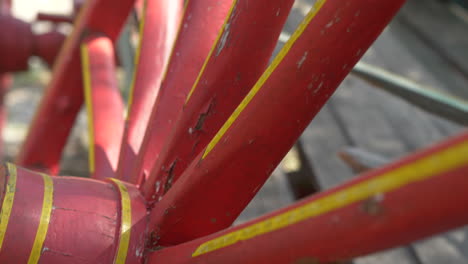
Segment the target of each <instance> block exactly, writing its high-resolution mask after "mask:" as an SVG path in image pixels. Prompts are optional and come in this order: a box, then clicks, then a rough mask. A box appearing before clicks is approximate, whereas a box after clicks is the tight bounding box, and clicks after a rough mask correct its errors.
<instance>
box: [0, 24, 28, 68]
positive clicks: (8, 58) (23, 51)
mask: <svg viewBox="0 0 468 264" xmlns="http://www.w3.org/2000/svg"><path fill="white" fill-rule="evenodd" d="M33 45H34V35H33V33H32V31H31V27H30V25H29V24H28V23H26V22H23V21H21V20H19V19H16V18H14V17H12V16H10V15H0V58H1V59H0V73H3V72H13V71H21V70H26V69H27V68H28V59H29V57H30V56H31V55H32V54H33V51H34V46H33Z"/></svg>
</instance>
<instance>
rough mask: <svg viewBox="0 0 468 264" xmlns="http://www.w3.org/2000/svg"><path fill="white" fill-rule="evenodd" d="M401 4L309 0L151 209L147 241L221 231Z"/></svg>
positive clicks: (181, 239) (164, 242)
mask: <svg viewBox="0 0 468 264" xmlns="http://www.w3.org/2000/svg"><path fill="white" fill-rule="evenodd" d="M403 2H404V1H403V0H398V1H394V0H385V1H382V0H365V1H363V0H347V1H345V2H343V1H342V0H321V1H317V2H316V4H315V6H314V7H313V9H312V10H311V11H310V12H309V14H308V15H307V16H306V18H305V20H304V21H303V23H302V24H301V25H300V26H299V28H298V30H296V32H295V33H294V34H293V36H292V37H291V39H290V40H289V41H288V42H287V43H286V44H285V46H284V47H283V49H282V51H280V53H279V55H278V56H277V57H276V58H275V59H274V60H273V62H272V63H271V65H270V66H269V67H268V69H267V70H266V71H265V73H264V74H263V75H262V77H260V79H259V80H258V82H257V83H256V84H255V85H254V87H253V88H252V90H251V91H250V92H249V94H248V95H247V96H246V97H245V98H244V100H243V101H242V102H241V104H240V105H239V106H238V108H237V109H236V110H235V111H234V113H233V114H232V115H231V117H230V118H229V119H228V121H227V122H226V123H225V124H224V125H223V127H222V128H221V129H220V130H219V131H218V133H217V134H216V135H215V137H214V138H213V140H212V141H211V142H210V143H209V144H208V146H207V147H206V149H205V150H204V151H202V152H201V153H200V154H199V155H198V157H197V158H196V159H194V161H193V162H192V163H191V164H190V166H189V167H188V168H187V170H186V171H185V172H184V173H183V175H182V176H181V177H180V179H179V181H178V182H176V184H175V185H174V186H173V187H172V188H171V189H170V190H169V192H167V193H166V194H165V196H164V197H163V199H162V200H161V201H160V202H159V203H157V204H155V208H154V210H153V213H152V216H151V224H152V228H153V230H155V236H154V237H157V238H159V240H155V241H154V243H155V244H161V245H173V244H178V243H181V242H184V241H188V240H191V239H194V238H197V237H201V236H204V235H207V234H210V233H213V232H216V231H219V230H222V229H224V228H227V227H229V226H230V225H231V224H232V222H233V221H234V219H236V217H237V216H238V214H240V212H241V211H242V210H243V208H244V207H245V206H246V205H247V204H248V202H249V201H250V200H251V199H252V197H253V196H254V195H255V193H256V192H257V191H258V190H259V189H260V187H261V186H262V184H263V183H264V181H265V180H266V179H267V178H268V176H269V175H270V173H271V172H272V171H273V169H274V168H275V167H276V166H277V165H278V163H279V162H280V161H281V159H282V157H283V156H284V155H285V154H286V153H287V152H288V150H289V149H290V148H291V147H292V145H293V144H294V142H295V141H296V140H297V138H298V137H299V136H300V134H301V133H302V131H303V130H304V128H305V127H306V126H307V125H308V124H309V122H310V121H311V120H312V118H313V117H314V116H315V114H316V113H317V112H318V111H319V110H320V108H321V106H322V105H323V104H324V103H325V102H326V101H327V100H328V98H329V97H330V96H331V95H332V93H333V92H334V91H335V89H336V88H337V87H338V85H339V84H340V83H341V81H342V80H343V79H344V77H345V76H346V75H347V74H348V72H349V70H350V69H351V68H352V67H353V65H354V64H355V63H356V62H357V61H358V60H359V58H360V57H361V56H362V55H363V54H364V52H365V51H366V49H367V48H368V47H369V46H370V45H371V43H372V42H373V41H374V40H375V38H376V37H377V36H378V35H379V34H380V32H381V31H382V30H383V29H384V28H385V26H386V25H387V23H388V22H389V21H390V19H391V18H392V17H393V15H394V14H395V13H396V12H397V11H398V9H399V8H400V6H401V5H402V3H403ZM357 34H358V35H357ZM357 36H359V37H357ZM148 193H149V192H145V195H148ZM226 208H229V209H228V210H226ZM164 212H168V213H164ZM212 219H216V221H213V220H212Z"/></svg>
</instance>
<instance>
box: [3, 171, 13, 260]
mask: <svg viewBox="0 0 468 264" xmlns="http://www.w3.org/2000/svg"><path fill="white" fill-rule="evenodd" d="M7 170H8V182H7V185H6V190H5V196H4V197H3V204H2V210H1V212H0V252H1V250H2V246H3V240H4V239H5V233H6V231H7V227H8V222H9V220H10V215H11V209H12V207H13V201H14V199H15V192H16V178H17V177H16V166H15V165H13V164H11V163H7Z"/></svg>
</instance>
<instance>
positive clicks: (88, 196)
mask: <svg viewBox="0 0 468 264" xmlns="http://www.w3.org/2000/svg"><path fill="white" fill-rule="evenodd" d="M148 1H150V0H148ZM292 2H293V1H292V0H276V1H272V0H269V1H266V0H265V1H264V0H258V1H246V0H245V1H244V0H233V1H223V2H219V3H220V4H221V5H222V6H220V7H218V8H216V9H215V10H214V11H215V13H216V18H215V23H214V24H213V25H211V26H210V27H209V29H208V30H207V32H206V33H205V32H203V33H204V34H200V31H201V30H203V26H204V25H205V24H207V23H208V20H207V18H206V17H203V14H204V13H203V12H202V11H203V10H202V9H203V7H204V6H202V5H200V4H199V3H196V2H195V1H194V3H192V2H190V3H188V6H187V7H186V12H185V15H184V20H183V24H182V26H181V28H180V29H179V36H178V40H177V41H176V44H175V48H174V51H173V52H172V55H171V62H170V63H169V66H168V68H167V72H165V73H164V72H163V70H164V65H165V60H167V58H168V56H169V52H170V51H169V48H168V47H169V44H168V43H169V42H172V39H173V37H168V38H167V39H166V41H168V42H165V43H164V44H163V43H162V42H160V41H161V39H159V37H157V36H155V35H151V34H152V33H144V34H146V37H147V38H148V39H145V40H143V45H151V44H154V43H151V41H150V39H152V40H154V41H157V42H158V43H159V44H160V45H161V47H160V49H157V50H159V51H161V50H162V53H161V54H162V55H161V54H159V55H160V56H161V57H159V59H158V60H152V59H154V56H156V54H155V53H154V52H155V51H154V50H152V51H150V50H151V49H150V48H149V47H148V46H142V50H141V52H142V53H141V55H140V56H141V60H140V64H139V65H138V67H140V69H139V70H137V73H136V74H137V75H136V81H139V80H140V77H141V80H140V81H141V84H139V85H136V84H135V89H136V90H135V97H134V98H133V99H132V101H133V103H134V106H135V105H137V106H136V108H133V109H137V110H133V111H135V112H133V113H134V114H132V108H131V110H130V119H129V120H133V119H132V118H135V119H134V121H138V122H136V123H132V122H133V121H129V122H128V125H129V126H128V131H127V132H128V134H127V135H128V136H129V137H125V138H124V140H123V142H124V144H127V143H128V144H130V145H132V144H133V143H135V142H136V141H132V140H130V139H131V137H132V136H131V135H133V134H131V133H130V132H129V131H132V129H135V130H134V131H137V132H135V133H136V134H134V135H139V136H141V135H142V133H140V132H141V131H140V129H143V130H144V127H145V126H146V125H145V124H144V123H145V122H146V121H144V119H145V118H148V114H149V111H146V110H147V109H150V106H149V105H150V104H151V103H152V101H153V100H154V98H152V99H151V98H145V96H143V94H147V93H149V92H150V90H152V91H151V92H154V93H155V94H154V96H153V97H155V96H156V93H157V92H156V91H157V90H158V89H157V88H156V89H154V86H153V87H152V88H153V89H150V87H149V86H148V85H157V86H159V82H160V79H161V78H163V82H162V87H161V90H160V93H159V95H158V96H157V99H156V105H155V107H153V109H152V112H151V117H150V125H149V129H148V132H147V133H146V134H145V138H144V140H143V142H144V144H145V147H144V148H142V151H141V153H140V155H139V156H138V159H137V160H136V162H137V163H136V166H135V165H134V164H133V163H134V162H135V158H134V157H130V156H128V155H126V154H125V153H126V152H125V151H126V150H123V152H122V153H124V154H123V155H122V159H121V167H119V169H120V171H119V172H120V175H119V176H120V178H122V179H126V180H127V179H129V180H131V181H133V182H138V183H142V185H141V186H140V188H141V190H142V192H140V190H139V189H138V188H137V187H136V186H134V185H131V184H127V183H124V182H121V181H119V180H116V179H109V180H107V181H97V180H89V179H82V178H80V179H79V178H62V177H50V176H48V175H45V174H41V173H38V172H32V171H29V170H26V169H21V168H18V169H17V168H16V167H15V166H14V165H11V164H8V165H7V167H4V166H3V167H0V195H1V196H0V198H1V202H2V204H1V210H0V262H2V263H3V262H5V263H17V262H18V263H25V262H28V263H38V262H39V261H41V263H42V262H44V263H51V264H55V263H117V264H124V263H128V264H133V263H142V262H143V261H146V262H147V263H150V264H157V263H174V264H178V263H290V262H297V263H303V262H307V263H309V262H310V263H317V262H329V261H341V260H347V259H350V258H353V257H356V256H361V255H365V254H368V253H371V252H374V251H377V250H383V249H386V248H389V247H395V246H399V245H402V244H404V243H408V242H411V241H413V240H415V239H420V238H423V237H425V236H427V235H430V234H433V233H435V232H441V231H445V230H448V229H450V228H454V227H457V226H460V225H463V224H466V223H467V222H468V212H467V211H466V210H464V208H463V207H460V204H464V203H467V202H468V196H467V195H466V188H467V186H468V179H467V178H466V174H467V173H468V132H466V133H464V134H461V135H459V136H457V137H454V138H452V139H449V140H447V141H445V142H443V143H441V144H438V145H436V146H434V147H431V148H428V149H427V150H424V151H421V152H418V153H416V154H413V155H411V156H409V157H407V158H405V159H403V160H401V161H398V162H396V163H393V164H391V165H388V166H386V167H384V168H382V169H379V170H375V171H371V172H369V173H366V174H365V175H363V176H361V177H359V178H356V179H354V180H352V181H350V182H348V183H346V184H344V185H342V186H339V187H336V188H333V189H331V190H328V191H325V192H323V193H320V194H318V195H316V196H314V197H311V198H308V199H305V200H302V201H300V202H299V203H296V204H294V205H291V206H289V207H287V208H285V209H282V210H279V211H277V212H274V213H271V214H269V215H267V216H264V217H261V218H260V219H257V220H253V221H251V222H249V223H246V224H243V225H240V226H237V227H231V228H229V226H230V225H231V224H232V222H233V221H234V219H235V218H236V217H237V216H238V214H239V213H240V212H241V211H242V210H243V208H244V207H245V206H246V205H247V203H248V202H249V201H250V200H251V199H252V197H253V196H254V195H255V193H256V192H257V191H258V189H259V188H260V187H261V186H262V184H263V183H264V181H265V180H266V179H267V178H268V176H269V174H270V173H271V172H272V170H273V169H274V168H275V167H276V166H277V164H278V163H279V161H280V160H281V158H282V157H283V156H284V155H285V154H286V152H287V151H288V150H289V149H290V147H291V146H292V144H293V143H294V142H295V140H296V139H297V138H298V137H299V135H300V134H301V132H302V131H303V129H304V128H305V127H306V126H307V125H308V123H309V122H310V121H311V120H312V118H313V117H314V116H315V115H316V113H317V112H318V111H319V110H320V108H321V107H322V106H323V105H324V104H325V102H326V101H327V100H328V99H329V97H330V96H331V94H332V93H333V92H334V90H335V89H336V88H337V86H338V85H339V84H340V82H341V81H342V80H343V78H344V77H345V76H346V75H347V74H348V72H349V71H350V69H351V68H352V67H353V65H354V64H355V63H356V62H357V61H358V60H359V58H360V57H361V56H362V55H363V54H364V52H365V50H366V49H367V48H368V47H369V46H370V45H371V43H372V42H373V41H374V39H375V38H376V37H377V36H378V34H379V33H380V32H381V31H382V30H383V28H384V27H385V26H386V24H387V23H388V22H389V21H390V19H391V18H392V17H393V15H394V14H395V13H396V12H397V11H398V9H399V8H400V6H401V5H402V3H403V2H404V0H318V1H316V3H315V6H314V7H313V8H312V10H311V11H310V13H309V14H308V15H307V16H306V18H305V20H304V21H303V23H302V24H301V25H300V26H299V28H298V30H297V31H296V32H295V33H294V34H293V35H292V37H291V39H290V40H289V41H288V42H287V43H286V44H285V46H284V48H283V49H282V50H281V51H280V53H279V55H278V56H277V57H276V58H275V59H274V60H273V61H272V63H271V64H270V66H269V67H268V68H267V69H266V71H265V72H264V73H263V75H261V76H260V74H261V71H262V70H263V68H264V67H265V66H266V64H267V62H268V59H269V56H270V54H271V52H272V49H273V48H274V44H275V42H276V40H277V37H278V35H279V32H280V30H281V27H282V25H283V23H284V21H285V19H286V17H287V13H288V12H287V11H289V9H290V7H291V5H292ZM148 3H152V4H155V5H157V3H159V4H161V5H163V6H165V7H167V8H168V10H169V9H170V10H172V11H174V13H172V14H175V15H176V14H178V12H177V11H176V10H178V9H177V8H178V4H177V3H174V2H172V4H174V6H172V7H173V8H174V9H171V7H169V0H166V1H159V2H157V1H150V2H148ZM178 3H179V4H180V3H181V2H178ZM119 4H120V6H117V5H115V3H112V2H111V1H108V0H101V1H100V0H96V1H95V2H92V1H88V2H87V4H85V6H84V7H83V10H82V13H81V15H80V17H81V18H79V19H78V22H77V23H78V25H77V27H76V29H75V31H74V33H73V34H72V36H71V38H70V39H69V41H68V44H67V45H65V48H64V49H63V51H62V55H61V56H60V59H59V61H58V63H57V64H58V66H56V69H55V73H54V74H55V76H54V79H53V81H52V84H51V86H50V87H49V89H48V91H47V94H46V97H45V99H44V100H43V102H42V105H41V107H40V111H39V114H38V116H37V117H36V119H35V121H34V124H33V130H32V132H31V134H30V135H29V137H28V140H27V143H26V145H25V147H24V148H23V150H22V154H21V156H20V158H19V161H20V162H22V163H24V164H27V165H29V166H36V167H39V168H42V169H49V170H51V171H52V172H55V171H56V170H57V169H58V167H57V163H58V158H59V155H60V152H61V148H62V147H63V144H64V142H65V139H66V136H67V134H68V131H69V129H70V127H71V123H72V121H73V119H74V116H75V114H76V111H78V108H79V106H80V105H81V103H82V99H83V98H82V92H81V90H79V91H77V87H80V84H81V82H80V83H79V84H76V83H73V82H72V81H77V80H81V77H80V76H79V74H78V73H79V72H80V71H78V73H75V72H74V71H73V70H76V67H77V65H80V63H78V62H79V55H77V54H78V48H79V44H80V42H81V41H82V40H84V44H83V45H82V51H83V53H82V55H83V56H82V58H83V61H82V62H83V69H84V71H83V72H84V78H83V79H84V84H85V85H84V86H85V87H86V89H85V94H86V97H87V99H89V101H88V109H89V110H90V121H91V124H92V130H91V131H93V136H92V137H91V139H93V141H94V142H95V143H96V144H95V145H94V144H93V146H92V147H93V149H94V150H95V151H94V152H93V153H96V155H95V159H94V158H93V159H92V161H93V162H94V161H96V165H98V166H99V167H98V166H96V171H95V173H94V175H93V176H94V177H96V178H104V177H107V176H114V171H115V164H116V162H117V154H118V153H117V151H116V149H118V147H119V145H120V142H121V141H120V138H121V135H122V133H123V132H122V131H123V120H122V116H121V115H119V112H120V113H121V112H122V108H123V106H122V102H121V99H120V97H119V94H118V90H117V89H116V83H115V79H114V78H113V77H112V76H113V74H114V67H115V65H114V61H113V48H112V41H113V40H115V38H116V36H117V33H118V31H119V29H120V26H121V24H122V23H123V21H124V20H125V17H124V13H128V10H129V9H130V7H131V4H132V3H131V1H127V2H125V3H119ZM122 4H123V6H122ZM166 4H168V5H166ZM213 4H214V3H213ZM229 4H232V5H229ZM228 6H231V9H230V11H229V12H228ZM160 7H161V6H160ZM209 8H210V6H208V10H211V9H209ZM110 9H113V10H114V11H116V12H115V13H114V14H112V12H110V13H100V12H103V11H106V10H110ZM151 10H152V11H155V12H156V11H158V12H159V11H161V10H155V9H153V8H151ZM164 10H166V9H164ZM259 10H261V12H260V11H259ZM161 12H164V11H161ZM98 14H101V15H103V14H104V15H103V16H104V17H102V16H101V17H99V16H98ZM146 14H147V15H148V14H149V11H148V13H146ZM205 14H206V13H205ZM176 16H177V15H176ZM176 16H174V17H173V18H174V20H172V19H169V20H170V21H172V22H174V24H172V25H175V24H176V23H175V21H176V20H177V19H176ZM149 17H153V18H154V19H155V20H151V21H152V22H151V23H149V24H151V25H153V24H152V23H153V22H155V21H159V20H157V18H156V17H154V16H153V15H149V16H148V17H147V18H146V19H148V18H149ZM224 17H226V20H225V23H224V24H223V25H222V22H221V21H222V20H223V19H222V18H224ZM111 18H114V19H111ZM158 19H161V21H163V19H162V18H161V17H160V18H158ZM164 19H165V18H164ZM191 19H193V20H191ZM147 21H148V20H146V22H145V23H147ZM149 24H146V25H149ZM154 26H161V27H163V28H165V29H167V32H169V33H167V34H168V35H169V36H171V34H173V33H174V35H175V29H174V28H173V27H172V29H170V28H171V26H168V25H166V24H164V23H163V24H159V25H156V24H154ZM166 26H167V28H166ZM186 26H187V27H189V26H190V27H194V28H195V29H196V30H195V31H194V32H192V33H190V32H189V31H188V29H187V30H186ZM220 27H221V30H219V28H220ZM143 28H145V27H143ZM148 28H150V27H149V26H148ZM150 29H151V28H150ZM148 30H149V29H148ZM150 31H151V30H149V32H150ZM218 31H219V34H218V35H217V37H216V39H215V34H216V32H218ZM144 32H146V31H145V30H144ZM153 33H154V32H153ZM196 34H200V35H201V36H202V37H201V39H200V40H199V41H200V42H193V43H189V42H187V41H195V39H196V37H197V36H196ZM103 35H105V36H103ZM144 37H145V36H144ZM153 37H154V38H153ZM202 41H207V42H206V43H202ZM191 44H193V46H190V45H191ZM145 47H146V48H145ZM198 48H201V49H200V50H199V51H197V52H195V53H193V54H191V52H193V51H194V50H196V49H198ZM248 48H250V49H251V50H248ZM145 50H148V51H146V52H150V53H147V54H151V56H153V57H151V56H148V58H147V57H146V56H143V51H145ZM205 55H207V59H206V60H203V57H204V56H205ZM66 56H68V57H66ZM156 57H157V56H156ZM192 60H193V61H192ZM203 61H204V62H203ZM192 62H194V63H195V64H194V65H195V66H194V68H192V69H190V70H189V71H188V72H189V75H188V78H187V80H181V78H180V76H179V75H178V74H179V73H180V72H185V71H186V69H185V67H186V65H191V63H192ZM158 63H162V64H158ZM153 70H155V71H156V72H157V74H155V76H151V74H152V73H153V72H152V71H153ZM70 71H71V72H70ZM65 73H66V74H65ZM139 74H142V76H140V77H138V76H139ZM161 74H163V75H162V77H161ZM146 77H147V78H148V79H146ZM153 77H154V79H153ZM255 81H256V83H255ZM69 82H71V83H69ZM65 84H68V86H67V85H65ZM140 85H141V86H140ZM59 87H60V89H63V90H60V89H59ZM173 87H175V88H174V89H173ZM190 88H191V89H190ZM249 88H251V89H250V90H249ZM147 89H149V90H147ZM171 89H173V90H171ZM244 96H245V97H244ZM104 99H105V100H104ZM55 100H58V101H55ZM239 102H240V104H239ZM107 103H110V104H111V106H110V107H108V106H107V105H105V104H107ZM171 103H173V105H171ZM236 106H237V108H235V107H236ZM162 107H164V108H162ZM165 107H168V108H167V110H166V108H165ZM67 109H68V110H67ZM53 111H57V112H59V111H62V112H63V113H54V112H53ZM49 115H50V116H49ZM133 115H134V116H133ZM144 116H146V117H144ZM61 119H63V120H61ZM58 121H64V122H63V123H61V124H63V125H64V127H63V129H57V127H56V126H51V124H56V123H54V122H58ZM111 125H112V126H114V125H117V130H118V131H116V130H115V128H113V129H112V131H109V130H108V129H109V128H111V127H112V126H111ZM41 126H45V127H41ZM138 131H140V132H138ZM45 135H47V137H45ZM109 135H112V136H111V137H110V136H109ZM41 137H42V138H41ZM48 140H49V141H48ZM51 140H52V141H51ZM138 140H141V139H138ZM138 140H137V141H138ZM39 141H41V142H39ZM146 143H147V145H146ZM138 144H140V143H136V145H132V146H137V145H138ZM100 146H102V149H103V150H104V153H100V152H99V153H98V149H100ZM153 147H155V148H153ZM41 148H43V149H41ZM138 148H139V146H138ZM41 150H46V151H43V152H41ZM127 154H128V153H127ZM128 157H130V158H128ZM155 158H158V159H157V160H156V163H155V164H153V162H154V159H155ZM151 159H153V160H151ZM107 160H109V163H111V166H106V162H107ZM112 165H113V167H112ZM150 166H152V167H151V168H152V170H151V173H150V177H149V178H148V179H147V180H146V181H143V179H144V177H143V175H144V173H145V171H146V170H148V169H149V168H150ZM131 171H133V173H134V174H133V175H131V174H130V172H131ZM177 179H179V180H178V181H176V180H177ZM158 182H159V185H158V184H157V183H158ZM158 186H159V189H158ZM157 189H158V190H157ZM166 192H167V193H166ZM142 193H143V194H144V195H145V196H146V198H147V199H146V200H145V199H144V197H143V196H142ZM426 194H429V195H426ZM163 195H164V196H163ZM161 197H162V200H161V201H159V202H157V203H156V200H159V199H160V198H161ZM148 202H149V204H148ZM434 205H437V208H436V210H435V209H434ZM148 213H151V214H150V216H149V217H148ZM221 230H222V231H221ZM408 230H411V232H407V231H408ZM216 232H218V233H216ZM312 233H313V235H311V234H312ZM18 237H21V239H17V238H18ZM357 239H358V240H359V241H356V240H357ZM285 241H287V242H285ZM146 262H145V263H146Z"/></svg>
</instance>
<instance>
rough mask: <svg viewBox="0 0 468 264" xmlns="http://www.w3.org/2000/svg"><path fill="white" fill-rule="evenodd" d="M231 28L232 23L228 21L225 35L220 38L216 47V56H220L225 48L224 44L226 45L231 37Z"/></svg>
mask: <svg viewBox="0 0 468 264" xmlns="http://www.w3.org/2000/svg"><path fill="white" fill-rule="evenodd" d="M230 29H231V23H230V22H229V23H226V26H225V27H224V31H223V35H221V37H220V38H219V42H218V46H217V47H216V56H219V54H220V53H221V51H222V50H223V49H224V46H225V45H226V42H227V40H228V37H229V33H231V32H230Z"/></svg>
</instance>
